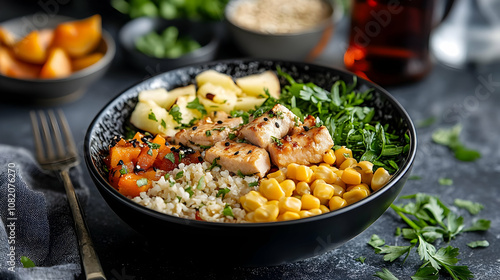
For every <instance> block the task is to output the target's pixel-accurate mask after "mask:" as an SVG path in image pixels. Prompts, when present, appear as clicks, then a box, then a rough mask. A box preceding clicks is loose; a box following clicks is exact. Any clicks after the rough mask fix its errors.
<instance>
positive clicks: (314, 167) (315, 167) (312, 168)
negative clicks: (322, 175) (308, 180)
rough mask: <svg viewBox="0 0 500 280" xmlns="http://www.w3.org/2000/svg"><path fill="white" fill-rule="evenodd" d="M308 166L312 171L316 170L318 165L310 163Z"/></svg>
mask: <svg viewBox="0 0 500 280" xmlns="http://www.w3.org/2000/svg"><path fill="white" fill-rule="evenodd" d="M309 168H311V170H312V171H313V172H315V171H316V169H318V165H311V166H309Z"/></svg>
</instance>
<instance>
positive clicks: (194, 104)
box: [186, 97, 207, 116]
mask: <svg viewBox="0 0 500 280" xmlns="http://www.w3.org/2000/svg"><path fill="white" fill-rule="evenodd" d="M186 107H187V108H189V109H195V110H198V111H199V112H200V113H201V115H202V116H204V115H206V114H207V110H206V109H205V106H203V104H201V103H200V100H199V99H198V97H196V98H195V99H194V100H193V101H191V102H189V103H188V104H187V106H186Z"/></svg>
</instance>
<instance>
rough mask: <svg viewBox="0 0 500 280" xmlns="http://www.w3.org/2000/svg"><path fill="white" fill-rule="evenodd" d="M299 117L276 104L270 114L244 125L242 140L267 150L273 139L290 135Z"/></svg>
mask: <svg viewBox="0 0 500 280" xmlns="http://www.w3.org/2000/svg"><path fill="white" fill-rule="evenodd" d="M296 120H297V117H296V116H295V115H294V114H293V113H292V112H291V111H290V110H288V109H287V108H286V107H285V106H283V105H280V104H276V105H275V106H274V107H273V108H272V109H271V110H270V111H269V112H267V113H265V114H263V115H262V116H260V117H258V118H256V119H254V120H253V121H251V122H250V123H248V124H247V125H244V126H243V127H242V128H241V129H240V132H239V136H240V137H241V138H244V139H246V140H247V141H249V142H250V143H252V144H254V145H257V146H259V147H261V148H264V149H266V148H267V147H268V146H269V144H270V143H271V142H272V141H273V140H272V139H273V137H275V138H277V139H281V138H282V137H283V136H285V135H287V134H288V133H290V131H291V130H292V129H293V127H294V125H295V123H296Z"/></svg>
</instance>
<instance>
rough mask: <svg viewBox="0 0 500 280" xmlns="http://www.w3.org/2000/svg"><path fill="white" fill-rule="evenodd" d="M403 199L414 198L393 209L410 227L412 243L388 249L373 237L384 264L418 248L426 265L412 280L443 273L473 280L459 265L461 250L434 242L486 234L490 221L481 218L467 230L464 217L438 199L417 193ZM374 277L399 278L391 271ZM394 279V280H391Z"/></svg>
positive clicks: (405, 232) (404, 231)
mask: <svg viewBox="0 0 500 280" xmlns="http://www.w3.org/2000/svg"><path fill="white" fill-rule="evenodd" d="M402 198H403V199H412V201H411V202H408V203H406V204H403V205H399V206H397V205H394V204H392V205H391V208H392V209H393V210H394V211H396V213H397V214H398V215H399V216H400V217H401V218H402V219H403V221H404V222H405V223H406V224H407V225H408V226H410V228H403V229H402V230H401V234H402V236H403V238H405V239H407V240H409V241H410V244H409V245H407V246H388V245H385V241H384V240H383V239H381V238H380V237H378V236H377V235H375V234H374V235H372V237H371V239H370V241H369V242H368V244H369V245H370V246H372V247H373V248H375V252H376V253H377V254H383V255H384V260H385V261H390V262H392V261H394V260H396V259H398V258H399V257H401V256H404V260H403V263H404V261H405V260H406V259H407V258H408V255H409V254H410V253H411V251H412V249H413V248H416V251H417V253H418V255H419V256H420V259H421V260H422V262H423V264H422V265H421V266H420V268H419V269H418V271H417V272H416V274H415V275H413V276H412V279H424V278H422V277H425V279H437V278H438V274H439V273H441V272H442V271H445V272H446V273H448V274H449V275H450V276H451V277H452V278H453V279H456V280H462V279H471V278H472V277H473V274H472V272H471V271H470V270H469V268H468V267H467V266H458V265H456V264H457V262H458V260H459V259H458V258H457V256H458V255H459V252H458V248H454V247H452V246H447V247H443V248H439V249H436V247H435V246H434V245H433V243H434V242H435V241H436V240H438V239H442V240H444V241H446V242H449V241H450V240H452V239H453V238H455V237H456V236H457V235H458V234H460V233H463V232H466V231H485V230H487V229H488V228H489V227H490V221H488V220H484V219H479V220H477V221H476V222H475V223H473V224H472V225H471V226H469V227H465V224H464V218H463V217H461V216H458V215H457V214H456V213H455V212H453V211H451V210H450V209H449V208H448V207H447V206H446V205H445V204H444V203H443V202H442V201H441V200H440V199H439V198H437V197H435V196H432V195H428V194H423V193H417V194H414V195H409V196H404V197H402ZM375 276H377V277H379V278H381V279H397V278H395V277H394V275H392V274H391V273H390V272H389V271H388V270H385V271H383V272H379V273H377V274H375ZM392 277H394V278H392Z"/></svg>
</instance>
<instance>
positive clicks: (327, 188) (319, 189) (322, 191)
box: [313, 180, 335, 200]
mask: <svg viewBox="0 0 500 280" xmlns="http://www.w3.org/2000/svg"><path fill="white" fill-rule="evenodd" d="M316 181H318V180H316ZM316 181H315V182H316ZM334 193H335V189H334V188H333V186H332V185H329V184H327V183H325V182H322V183H318V184H317V185H316V186H315V188H314V190H313V195H314V196H315V197H317V198H319V199H320V200H327V199H330V198H332V196H333V194H334Z"/></svg>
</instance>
